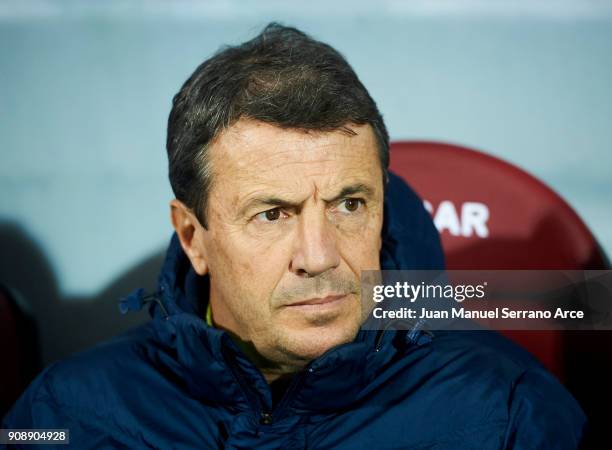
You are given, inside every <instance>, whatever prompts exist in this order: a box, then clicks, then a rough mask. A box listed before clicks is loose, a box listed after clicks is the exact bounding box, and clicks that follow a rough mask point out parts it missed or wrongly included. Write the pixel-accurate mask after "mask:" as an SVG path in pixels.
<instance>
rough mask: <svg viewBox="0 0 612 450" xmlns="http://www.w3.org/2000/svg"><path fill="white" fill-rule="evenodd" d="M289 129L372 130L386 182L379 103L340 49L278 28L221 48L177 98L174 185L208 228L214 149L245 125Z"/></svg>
mask: <svg viewBox="0 0 612 450" xmlns="http://www.w3.org/2000/svg"><path fill="white" fill-rule="evenodd" d="M242 117H244V118H251V119H255V120H259V121H262V122H267V123H269V124H273V125H276V126H279V127H283V128H292V129H302V130H316V131H333V130H338V129H340V130H342V131H344V132H346V133H349V134H354V132H352V131H351V130H350V129H349V128H347V127H346V125H347V124H351V123H352V124H356V125H364V124H369V125H371V127H372V128H373V130H374V134H375V136H376V140H377V145H378V152H379V158H380V163H381V167H382V170H383V177H384V180H386V179H387V167H388V165H389V135H388V133H387V129H386V127H385V124H384V122H383V118H382V116H381V114H380V112H379V111H378V108H377V107H376V103H375V102H374V100H373V99H372V98H371V97H370V94H369V93H368V91H367V90H366V88H365V87H364V86H363V84H362V83H361V81H359V78H358V77H357V75H356V74H355V72H354V71H353V69H352V68H351V66H350V65H349V64H348V62H347V61H346V60H345V59H344V57H343V56H342V55H341V54H340V53H339V52H338V51H336V50H334V49H333V48H332V47H330V46H329V45H327V44H324V43H322V42H319V41H316V40H314V39H312V38H311V37H309V36H308V35H306V34H305V33H303V32H301V31H299V30H297V29H295V28H291V27H286V26H282V25H279V24H277V23H271V24H269V25H268V26H266V27H265V28H264V30H263V31H262V32H261V33H260V34H259V35H257V36H256V37H255V38H253V39H251V40H250V41H247V42H245V43H243V44H241V45H238V46H234V47H229V46H228V47H224V48H221V49H220V50H219V51H218V52H217V53H216V54H215V55H214V56H213V57H211V58H210V59H208V60H206V61H204V62H203V63H202V64H201V65H200V66H199V67H198V68H197V69H196V70H195V72H194V73H193V74H192V75H191V76H190V77H189V79H188V80H187V81H186V82H185V84H184V85H183V87H182V88H181V90H180V91H179V92H178V94H176V95H175V96H174V99H173V102H172V111H171V112H170V117H169V119H168V138H167V142H166V148H167V150H168V161H169V176H170V184H171V185H172V190H173V191H174V195H175V196H176V198H177V199H178V200H180V201H182V202H183V203H184V204H185V205H186V206H187V207H188V208H190V209H192V210H193V211H194V213H195V215H196V217H197V218H198V220H199V221H200V223H201V224H202V225H203V226H204V227H207V221H206V204H207V197H208V192H209V191H210V188H211V183H212V181H213V180H212V171H211V167H210V162H209V161H208V158H207V151H206V150H207V147H208V145H209V143H210V142H211V141H212V140H213V139H214V138H215V137H216V136H217V135H218V133H220V132H221V131H222V130H223V129H226V128H228V127H229V126H231V125H232V124H234V123H235V122H236V121H237V120H238V119H240V118H242Z"/></svg>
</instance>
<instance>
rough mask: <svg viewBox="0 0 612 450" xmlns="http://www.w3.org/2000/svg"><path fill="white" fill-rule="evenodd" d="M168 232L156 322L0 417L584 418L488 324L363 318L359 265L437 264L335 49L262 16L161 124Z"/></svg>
mask: <svg viewBox="0 0 612 450" xmlns="http://www.w3.org/2000/svg"><path fill="white" fill-rule="evenodd" d="M167 149H168V156H169V163H170V181H171V184H172V188H173V190H174V193H175V195H176V199H175V200H173V201H172V202H171V217H172V224H173V226H174V229H175V231H176V234H175V236H174V237H173V239H172V242H171V244H170V248H169V249H168V253H167V257H166V261H165V263H164V266H163V268H162V272H161V275H160V278H159V291H158V293H156V295H154V296H152V297H145V296H143V294H142V292H141V291H137V292H136V293H135V294H133V295H132V296H131V297H129V298H128V299H126V301H125V303H124V306H125V307H127V308H134V307H136V308H138V307H140V306H141V305H142V304H143V303H145V302H147V301H150V302H151V313H152V315H153V320H152V321H151V322H150V323H148V324H147V325H145V326H143V327H141V328H139V329H136V330H134V331H132V332H130V333H127V334H126V335H124V336H121V337H119V338H117V339H115V340H113V341H111V342H109V343H107V344H103V345H100V346H98V347H96V348H94V349H92V350H91V351H89V352H85V353H82V354H80V355H77V356H75V357H73V358H71V359H70V360H67V361H64V362H60V363H57V364H55V365H53V366H51V367H49V368H48V369H46V370H45V371H44V372H43V373H42V374H41V375H40V376H39V377H38V379H37V380H36V381H35V382H34V383H33V384H32V386H31V387H30V388H29V389H28V391H27V392H26V393H25V394H24V396H23V397H22V398H21V399H20V400H19V401H18V402H17V404H16V405H15V407H14V408H13V410H12V411H11V412H10V413H9V415H8V416H7V417H6V419H5V422H4V425H3V427H4V428H63V429H69V430H70V440H71V443H72V444H73V445H74V446H75V448H80V449H84V448H149V447H154V448H236V449H237V448H240V449H246V448H282V449H293V448H295V449H297V448H299V449H302V448H326V449H327V448H340V449H349V448H350V449H353V448H439V449H460V448H469V449H473V448H482V449H494V448H495V449H497V448H521V449H522V448H529V449H536V448H538V449H541V448H568V449H570V448H576V447H577V446H578V444H579V442H580V440H581V438H582V435H583V428H584V424H585V419H584V416H583V414H582V412H581V410H580V408H579V407H578V405H577V404H576V403H575V401H574V400H573V398H572V397H571V396H570V395H569V394H568V393H567V392H566V391H565V390H564V389H563V388H562V387H561V386H560V385H559V384H558V383H557V382H556V381H555V380H554V379H553V377H552V376H551V375H549V374H548V373H547V372H546V371H545V370H544V369H543V368H542V367H541V366H540V365H539V364H538V363H537V362H536V361H535V360H533V359H532V358H530V357H529V356H528V355H527V354H525V353H524V352H523V351H521V350H519V349H518V348H516V347H515V346H513V345H512V344H510V343H509V342H508V341H506V340H504V339H502V338H501V337H499V336H498V335H496V334H493V333H486V332H454V333H453V332H450V331H447V332H435V333H425V332H423V331H422V330H419V329H418V328H413V329H411V330H409V331H394V330H387V331H382V330H381V331H366V330H364V329H360V327H361V325H362V324H363V322H364V320H365V318H366V316H367V314H368V308H367V307H366V306H364V305H365V302H362V301H361V299H360V273H361V271H362V270H366V269H415V268H418V269H439V268H442V267H443V257H442V251H441V248H440V244H439V241H438V236H437V232H436V230H435V228H434V226H433V224H432V221H431V219H430V217H429V215H428V214H427V212H426V211H425V210H424V208H423V206H422V203H421V201H420V200H419V199H418V198H417V196H416V195H415V194H414V193H413V192H412V191H411V190H410V189H409V188H408V187H407V186H406V185H405V184H404V183H403V182H402V181H401V180H400V179H399V178H397V177H395V176H394V175H392V174H389V173H388V172H387V166H388V161H389V154H388V135H387V131H386V128H385V125H384V122H383V120H382V117H381V115H380V113H379V112H378V109H377V107H376V104H375V103H374V101H373V100H372V99H371V97H370V96H369V94H368V92H367V91H366V89H365V88H364V86H363V85H362V84H361V82H360V81H359V80H358V78H357V76H356V75H355V73H354V72H353V70H352V69H351V67H350V66H349V65H348V63H347V62H346V61H345V60H344V59H343V58H342V56H341V55H340V54H338V53H337V52H336V51H335V50H334V49H332V48H331V47H329V46H328V45H325V44H323V43H321V42H317V41H315V40H313V39H311V38H309V37H308V36H306V35H304V34H303V33H301V32H300V31H298V30H296V29H293V28H287V27H283V26H279V25H276V24H272V25H269V26H268V27H267V28H266V29H265V30H264V31H263V32H262V33H261V34H260V35H259V36H257V37H255V38H254V39H253V40H251V41H249V42H246V43H244V44H242V45H240V46H237V47H229V48H226V49H224V50H223V51H221V52H219V53H217V54H216V55H215V56H214V57H212V58H211V59H209V60H207V61H205V62H204V63H203V64H202V65H201V66H200V67H198V68H197V69H196V71H195V72H194V74H193V75H192V76H191V77H190V78H189V79H188V80H187V82H186V83H185V85H184V86H183V87H182V89H181V91H180V92H179V93H178V94H177V96H176V97H175V98H174V102H173V107H172V112H171V113H170V119H169V126H168V141H167Z"/></svg>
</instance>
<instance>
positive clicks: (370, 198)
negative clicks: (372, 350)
mask: <svg viewBox="0 0 612 450" xmlns="http://www.w3.org/2000/svg"><path fill="white" fill-rule="evenodd" d="M351 129H352V130H353V131H355V132H356V133H357V134H356V135H354V136H351V135H349V134H347V133H346V132H342V131H333V132H309V133H307V132H304V131H300V130H292V129H281V128H279V127H276V126H272V125H269V124H265V123H262V122H257V121H253V120H240V121H238V122H237V123H236V124H234V125H233V126H231V127H230V128H229V129H228V130H226V131H224V132H223V133H222V134H221V135H220V136H218V138H217V139H216V140H215V141H214V142H213V144H212V145H211V146H210V147H209V152H210V153H209V156H210V162H211V166H212V171H213V186H212V189H211V191H210V193H209V199H208V207H207V219H208V229H207V230H204V229H201V230H200V232H201V233H202V239H201V241H200V242H201V244H200V245H201V247H202V249H201V250H202V254H203V255H204V258H205V260H206V265H207V269H206V270H207V271H208V272H209V274H210V281H211V292H210V299H211V300H210V301H211V305H212V309H213V317H214V320H215V323H216V324H217V325H218V326H221V327H222V328H226V329H228V330H229V331H231V332H233V333H234V334H236V335H238V336H239V337H240V338H241V339H242V340H243V341H247V342H251V343H252V344H253V345H254V346H255V348H256V349H257V351H258V353H259V354H260V355H262V356H264V357H265V358H266V359H268V360H270V361H274V362H277V363H287V364H293V363H298V362H300V361H302V362H304V361H308V360H311V359H314V358H316V357H317V356H319V355H321V354H322V353H324V352H325V351H326V350H328V349H330V348H331V347H333V346H336V345H338V344H342V343H345V342H349V341H351V340H352V339H354V337H355V335H356V333H357V331H358V328H359V326H360V325H361V323H362V321H363V316H364V314H365V312H364V311H365V308H362V305H361V302H360V282H359V280H360V273H361V271H362V270H366V269H378V268H379V267H380V262H379V252H380V247H381V227H382V218H383V180H382V172H381V167H380V162H379V159H378V152H377V146H376V140H375V137H374V133H373V132H372V129H371V127H370V126H367V125H364V126H351Z"/></svg>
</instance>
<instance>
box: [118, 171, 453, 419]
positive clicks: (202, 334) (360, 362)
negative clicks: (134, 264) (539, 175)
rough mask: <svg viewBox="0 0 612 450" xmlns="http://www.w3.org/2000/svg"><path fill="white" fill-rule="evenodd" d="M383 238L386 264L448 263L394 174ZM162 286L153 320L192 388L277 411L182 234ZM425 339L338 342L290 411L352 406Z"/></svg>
mask: <svg viewBox="0 0 612 450" xmlns="http://www.w3.org/2000/svg"><path fill="white" fill-rule="evenodd" d="M382 238H383V245H382V248H381V254H380V263H381V268H382V269H386V270H392V269H395V270H399V269H404V270H406V269H419V270H441V269H443V268H444V258H443V252H442V248H441V245H440V240H439V235H438V232H437V230H436V228H435V226H434V224H433V222H432V220H431V217H430V215H429V213H428V212H427V211H426V210H425V208H424V206H423V202H422V200H421V199H420V198H419V197H418V196H417V195H416V194H415V193H414V191H412V189H410V188H409V187H408V185H407V184H406V183H405V182H404V181H403V180H402V179H400V178H399V177H398V176H396V175H394V174H391V173H390V174H389V182H388V184H387V186H386V189H385V199H384V220H383V229H382ZM158 289H159V290H158V292H157V294H155V295H154V296H150V297H153V300H154V301H151V300H149V301H150V303H151V306H150V312H151V315H152V316H153V317H154V322H158V323H160V322H161V323H162V325H160V326H158V327H157V329H158V333H161V334H162V335H163V336H160V339H161V340H162V341H164V342H173V344H172V345H173V346H174V349H173V350H172V351H173V353H176V355H177V358H178V361H179V363H180V366H179V367H177V368H176V369H175V370H176V371H177V372H180V373H177V375H179V376H180V377H182V379H186V380H187V383H188V385H189V389H190V391H191V392H192V394H193V395H195V396H197V397H200V398H205V399H206V400H207V401H213V402H221V403H227V402H229V403H233V404H238V407H239V408H240V407H241V405H242V406H245V405H247V404H250V405H251V407H253V405H259V406H256V408H260V409H268V410H271V407H272V400H271V393H270V389H269V387H268V385H267V383H266V382H265V380H264V378H263V376H262V374H261V373H260V372H259V370H258V369H256V368H255V366H254V365H253V364H252V363H250V361H249V360H248V359H247V358H246V356H245V355H244V354H243V353H242V352H241V351H240V350H239V349H238V348H237V346H236V344H235V343H234V342H233V341H232V340H231V339H230V338H229V335H228V334H227V333H226V332H225V331H223V330H220V329H216V328H213V327H209V326H208V325H206V323H205V321H204V320H203V318H204V316H205V311H206V308H207V305H208V291H209V284H208V277H207V276H205V277H201V276H199V275H197V274H196V273H195V271H194V270H193V269H192V267H191V264H190V261H189V259H188V258H187V256H186V255H185V253H184V252H183V250H182V248H181V246H180V243H179V240H178V237H177V236H176V234H175V235H174V236H173V237H172V240H171V242H170V246H169V248H168V251H167V255H166V259H165V262H164V264H163V266H162V270H161V273H160V276H159V288H158ZM146 301H147V297H145V296H143V292H142V291H137V292H136V293H134V294H132V295H131V296H130V297H128V298H127V299H125V300H124V304H123V309H124V310H126V309H137V308H139V307H140V306H142V305H143V303H146ZM421 337H425V338H427V337H426V336H423V335H422V333H421V332H420V331H418V330H417V329H413V330H412V331H410V332H403V334H402V333H401V332H395V331H393V332H388V333H385V332H380V331H366V330H363V329H362V330H360V331H359V333H358V334H357V336H356V338H355V340H354V341H353V342H350V343H347V344H342V345H339V346H337V347H334V348H333V349H331V350H328V351H327V352H326V353H325V354H324V355H322V356H320V357H319V358H317V359H315V360H314V361H311V362H310V364H309V365H308V366H307V368H306V369H305V370H304V372H305V373H306V372H307V373H306V375H305V376H302V379H301V381H300V383H301V389H294V391H296V392H295V396H294V401H293V403H292V409H293V410H294V411H299V410H302V411H311V412H312V411H325V410H331V409H334V408H338V407H342V406H347V405H348V404H349V403H351V402H352V401H354V400H355V399H356V398H358V397H359V395H360V394H361V393H363V391H364V389H367V387H368V385H369V384H370V381H371V380H372V377H374V376H375V375H376V367H381V366H382V365H384V363H385V361H389V360H391V358H393V355H394V354H395V352H397V349H398V348H399V347H401V346H402V345H403V346H406V344H414V343H416V342H417V341H419V339H420V338H421ZM381 349H383V350H384V351H380V350H381ZM228 368H229V370H228ZM202 380H214V381H215V382H214V383H202V382H201V381H202ZM322 380H325V381H323V382H322ZM347 380H350V381H347ZM236 381H238V383H236ZM220 386H222V388H220ZM253 388H254V389H253ZM315 393H316V395H315ZM257 397H259V398H257Z"/></svg>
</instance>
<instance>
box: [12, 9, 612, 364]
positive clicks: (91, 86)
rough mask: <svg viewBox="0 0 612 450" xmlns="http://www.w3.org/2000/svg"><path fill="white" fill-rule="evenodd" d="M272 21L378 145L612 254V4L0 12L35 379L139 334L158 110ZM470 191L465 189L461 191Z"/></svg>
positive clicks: (16, 285)
mask: <svg viewBox="0 0 612 450" xmlns="http://www.w3.org/2000/svg"><path fill="white" fill-rule="evenodd" d="M270 21H279V22H282V23H284V24H287V25H294V26H297V27H298V28H301V29H302V30H304V31H306V32H307V33H309V34H311V35H313V36H314V37H316V38H318V39H320V40H323V41H325V42H328V43H330V44H331V45H333V46H334V47H336V48H337V49H338V50H340V51H341V52H342V53H343V54H344V55H345V56H346V57H347V59H348V60H349V62H350V63H351V64H352V65H353V67H354V68H355V70H356V72H357V73H358V74H359V76H360V78H361V79H362V81H363V82H364V84H365V85H366V87H367V88H368V89H369V90H370V93H371V94H372V96H373V97H374V99H375V100H376V101H377V103H378V105H379V108H380V110H381V111H382V113H383V114H384V117H385V119H386V123H387V126H388V128H389V131H390V134H391V137H392V139H393V140H400V139H411V140H413V139H418V140H436V141H444V142H450V143H455V144H461V145H465V146H468V147H472V148H476V149H480V150H482V151H485V152H487V153H489V154H492V155H495V156H498V157H501V158H503V159H505V160H507V161H510V162H512V163H514V164H517V165H518V166H519V167H521V168H523V169H525V170H527V171H528V172H530V173H532V174H533V175H535V176H536V177H538V178H540V179H541V180H543V181H544V182H546V183H547V184H548V185H549V186H551V187H552V188H553V189H554V190H556V191H557V192H558V193H559V194H560V195H561V196H562V197H564V198H565V199H566V200H567V201H568V202H569V203H570V204H571V205H572V206H573V207H574V208H575V209H576V211H577V212H578V214H579V215H580V216H581V217H582V218H583V220H584V221H585V222H586V224H587V225H588V226H589V227H590V228H591V230H592V231H593V232H594V234H595V237H596V238H597V239H598V240H599V242H600V244H601V245H602V247H603V248H604V250H605V251H606V252H607V253H608V254H612V227H611V225H612V148H611V147H612V146H611V142H612V2H608V1H586V0H559V1H535V0H521V1H512V2H508V1H499V0H480V1H477V0H447V1H439V0H438V1H436V0H430V1H425V0H414V1H405V2H404V1H391V0H380V1H377V2H372V1H367V0H359V1H358V0H353V1H333V2H332V1H329V0H326V1H324V0H310V1H308V2H299V3H294V2H285V1H280V0H279V1H269V0H264V1H262V0H258V1H254V0H253V1H238V0H215V1H195V0H181V1H161V0H157V1H130V2H128V1H119V0H107V1H91V2H82V1H57V0H56V1H52V0H40V1H19V0H4V1H2V2H0V152H1V153H0V155H1V156H0V246H1V249H2V250H1V252H0V282H2V283H4V284H6V285H8V286H10V287H11V288H12V289H13V290H14V291H15V292H17V293H18V295H20V296H22V297H23V298H24V299H26V300H27V301H28V302H29V303H30V305H31V307H32V312H33V314H34V317H35V319H36V321H37V325H38V329H39V334H40V344H41V356H42V361H43V363H44V364H48V363H50V362H52V361H54V360H56V359H58V358H62V357H65V356H67V355H69V354H71V353H73V352H75V351H78V350H81V349H83V348H85V347H88V346H90V345H91V344H93V343H95V342H98V341H100V340H102V339H106V338H107V337H109V336H112V335H114V334H116V333H118V332H120V331H121V330H124V329H126V328H128V327H130V326H132V325H134V324H136V323H138V322H140V321H142V320H144V319H145V314H144V313H143V314H140V315H139V314H131V315H128V316H120V315H119V313H118V309H117V302H118V299H119V298H120V297H121V296H124V295H127V294H128V293H129V292H130V291H131V290H133V289H135V288H138V287H145V288H147V289H149V290H153V289H155V278H156V275H157V271H158V269H159V265H160V263H161V258H162V257H163V251H164V248H165V246H166V245H167V243H168V241H169V238H170V236H171V232H172V229H171V225H170V221H169V208H168V202H169V201H170V200H171V199H172V193H171V190H170V186H169V183H168V181H167V161H166V155H165V128H166V120H167V116H168V113H169V111H170V106H171V100H172V97H173V95H174V94H175V93H176V92H177V91H178V89H179V88H180V86H181V84H182V83H183V82H184V80H185V79H186V78H187V77H188V76H189V75H190V74H191V72H192V71H193V70H194V69H195V67H196V66H197V65H198V64H200V63H201V62H202V61H203V60H204V59H206V58H207V57H209V56H210V55H212V54H213V53H214V52H215V51H216V50H217V49H218V48H219V47H220V46H221V45H223V44H236V43H240V42H242V41H244V40H247V39H249V38H251V37H253V36H254V35H255V34H256V33H258V32H259V31H260V30H261V29H262V28H263V27H264V26H265V24H267V23H268V22H270ZM466 176H467V175H466Z"/></svg>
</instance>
